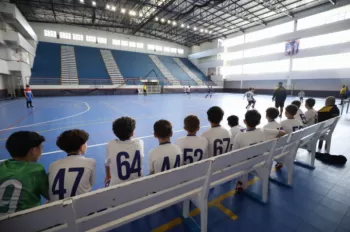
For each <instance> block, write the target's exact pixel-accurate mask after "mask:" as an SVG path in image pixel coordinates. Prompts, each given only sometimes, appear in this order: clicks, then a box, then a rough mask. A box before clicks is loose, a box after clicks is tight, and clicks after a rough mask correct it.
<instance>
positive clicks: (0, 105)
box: [0, 100, 19, 107]
mask: <svg viewBox="0 0 350 232" xmlns="http://www.w3.org/2000/svg"><path fill="white" fill-rule="evenodd" d="M15 102H19V100H16V101H11V102H8V103H5V104H0V107H2V106H6V105H10V104H12V103H15Z"/></svg>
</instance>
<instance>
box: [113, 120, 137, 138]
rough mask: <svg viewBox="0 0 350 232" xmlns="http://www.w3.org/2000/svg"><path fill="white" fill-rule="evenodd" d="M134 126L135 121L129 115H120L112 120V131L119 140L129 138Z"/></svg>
mask: <svg viewBox="0 0 350 232" xmlns="http://www.w3.org/2000/svg"><path fill="white" fill-rule="evenodd" d="M135 128H136V121H135V120H134V119H132V118H130V117H121V118H118V119H116V120H115V121H114V122H113V133H114V134H115V136H117V137H118V139H120V140H121V141H125V140H128V139H130V138H131V136H132V133H133V132H134V130H135Z"/></svg>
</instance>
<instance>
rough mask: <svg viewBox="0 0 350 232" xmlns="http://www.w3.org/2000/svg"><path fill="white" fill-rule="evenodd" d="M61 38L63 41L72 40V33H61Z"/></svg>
mask: <svg viewBox="0 0 350 232" xmlns="http://www.w3.org/2000/svg"><path fill="white" fill-rule="evenodd" d="M60 38H61V39H72V35H71V33H68V32H60Z"/></svg>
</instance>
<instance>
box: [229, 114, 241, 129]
mask: <svg viewBox="0 0 350 232" xmlns="http://www.w3.org/2000/svg"><path fill="white" fill-rule="evenodd" d="M227 122H228V125H229V126H230V127H234V126H237V125H238V123H239V118H238V117H237V116H236V115H231V116H229V117H228V118H227Z"/></svg>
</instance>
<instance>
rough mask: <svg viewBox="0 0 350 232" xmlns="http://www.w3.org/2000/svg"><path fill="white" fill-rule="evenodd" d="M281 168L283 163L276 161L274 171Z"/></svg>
mask: <svg viewBox="0 0 350 232" xmlns="http://www.w3.org/2000/svg"><path fill="white" fill-rule="evenodd" d="M281 168H283V164H281V163H277V164H276V165H275V169H276V171H278V170H280V169H281Z"/></svg>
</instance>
